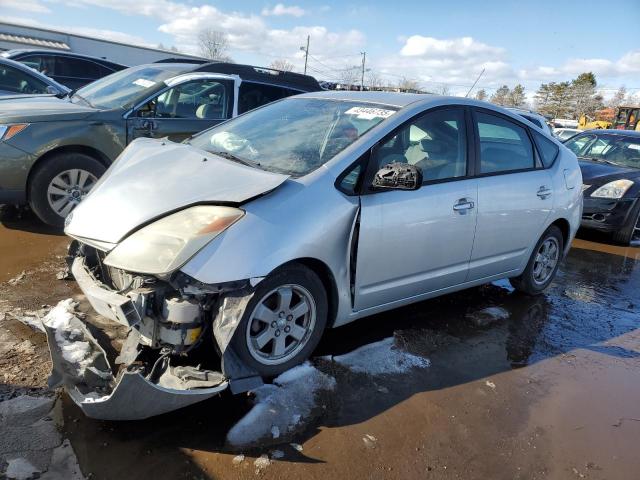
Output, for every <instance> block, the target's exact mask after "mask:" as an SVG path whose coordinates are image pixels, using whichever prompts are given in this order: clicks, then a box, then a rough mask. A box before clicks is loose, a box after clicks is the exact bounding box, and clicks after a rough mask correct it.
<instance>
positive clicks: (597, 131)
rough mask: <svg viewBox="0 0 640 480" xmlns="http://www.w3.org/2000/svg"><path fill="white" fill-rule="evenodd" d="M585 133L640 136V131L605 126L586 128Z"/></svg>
mask: <svg viewBox="0 0 640 480" xmlns="http://www.w3.org/2000/svg"><path fill="white" fill-rule="evenodd" d="M584 133H590V134H594V133H595V134H601V133H606V134H607V135H622V136H625V137H635V138H640V132H638V131H636V130H614V129H605V128H594V129H592V130H585V131H584Z"/></svg>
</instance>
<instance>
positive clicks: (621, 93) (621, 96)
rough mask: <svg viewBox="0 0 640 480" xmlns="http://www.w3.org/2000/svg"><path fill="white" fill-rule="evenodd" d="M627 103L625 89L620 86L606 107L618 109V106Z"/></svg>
mask: <svg viewBox="0 0 640 480" xmlns="http://www.w3.org/2000/svg"><path fill="white" fill-rule="evenodd" d="M625 103H627V89H626V88H625V87H624V86H622V87H620V88H619V89H618V91H617V92H616V93H615V95H614V96H613V97H611V99H610V100H609V101H608V102H607V106H609V107H612V108H618V107H619V106H620V105H624V104H625Z"/></svg>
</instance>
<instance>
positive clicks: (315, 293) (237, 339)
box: [231, 263, 328, 378]
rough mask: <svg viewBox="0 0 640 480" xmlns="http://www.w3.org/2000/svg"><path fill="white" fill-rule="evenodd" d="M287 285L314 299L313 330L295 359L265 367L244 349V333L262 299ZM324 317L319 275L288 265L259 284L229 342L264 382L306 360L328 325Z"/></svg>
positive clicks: (326, 308)
mask: <svg viewBox="0 0 640 480" xmlns="http://www.w3.org/2000/svg"><path fill="white" fill-rule="evenodd" d="M289 284H296V285H300V286H302V287H304V288H305V289H306V290H307V291H308V292H309V293H310V294H311V296H312V297H313V300H314V302H315V307H316V318H315V326H314V328H313V330H312V331H311V332H310V334H309V337H308V339H307V340H306V344H304V346H303V347H302V349H301V350H300V351H299V352H298V353H297V354H296V355H295V356H294V357H292V358H291V359H289V360H288V361H286V362H284V363H280V364H277V365H273V364H265V363H262V362H260V361H259V360H258V359H256V358H255V357H254V356H253V355H252V354H251V353H250V351H249V346H248V345H247V343H248V342H247V329H249V328H251V326H250V324H249V320H250V317H251V315H252V313H253V311H254V309H255V308H256V306H257V305H258V304H259V303H260V302H261V300H262V299H263V297H265V295H268V294H269V292H271V291H272V290H274V289H276V288H278V287H280V286H282V285H289ZM327 314H328V302H327V293H326V291H325V289H324V286H323V284H322V281H321V280H320V278H319V277H318V275H316V274H315V273H314V272H313V271H312V270H310V269H309V268H307V267H305V266H304V265H300V264H296V263H291V264H288V265H285V266H283V267H281V268H278V269H277V270H275V271H273V272H272V273H271V274H269V276H267V278H265V279H264V280H263V281H262V282H260V283H259V284H258V288H257V289H256V291H255V293H254V295H253V297H252V298H251V300H250V301H249V303H248V305H247V308H246V309H245V311H244V313H243V315H242V319H241V320H240V324H239V325H238V328H237V330H236V333H235V334H234V336H233V339H232V340H231V342H232V345H233V347H234V350H235V352H236V353H237V354H238V356H239V357H240V358H241V359H242V360H243V361H244V362H245V364H246V365H247V366H248V367H251V368H252V369H254V370H255V371H256V372H258V373H259V374H260V375H261V376H262V377H264V378H272V377H275V376H277V375H279V374H281V373H282V372H284V371H286V370H289V369H290V368H292V367H295V366H296V365H299V364H301V363H302V362H304V361H305V360H306V359H307V358H309V356H310V355H311V354H312V353H313V351H314V349H315V348H316V346H317V345H318V342H319V341H320V338H321V337H322V334H323V332H324V329H325V326H326V324H327Z"/></svg>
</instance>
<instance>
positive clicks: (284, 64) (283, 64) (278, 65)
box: [269, 58, 295, 72]
mask: <svg viewBox="0 0 640 480" xmlns="http://www.w3.org/2000/svg"><path fill="white" fill-rule="evenodd" d="M269 68H273V69H274V70H280V71H282V72H293V70H294V68H295V65H294V64H293V63H291V62H290V61H289V60H286V59H284V58H278V59H277V60H274V61H273V62H271V65H269Z"/></svg>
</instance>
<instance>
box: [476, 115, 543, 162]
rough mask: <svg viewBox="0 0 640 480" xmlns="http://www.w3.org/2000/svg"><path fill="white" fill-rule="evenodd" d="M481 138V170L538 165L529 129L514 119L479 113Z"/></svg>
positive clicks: (478, 125) (478, 121) (478, 120)
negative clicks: (512, 120)
mask: <svg viewBox="0 0 640 480" xmlns="http://www.w3.org/2000/svg"><path fill="white" fill-rule="evenodd" d="M476 122H477V127H478V136H479V140H480V173H498V172H508V171H513V170H524V169H529V168H534V166H535V160H534V156H533V145H532V144H531V140H530V139H529V135H528V134H527V131H526V130H525V129H524V128H523V127H521V126H520V125H517V124H516V123H514V122H511V121H510V120H506V119H504V118H502V117H498V116H495V115H489V114H486V113H482V112H477V113H476Z"/></svg>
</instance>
